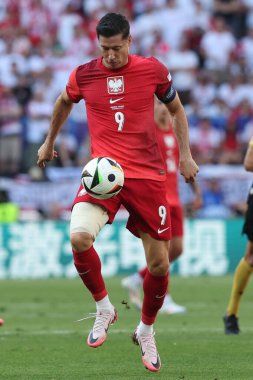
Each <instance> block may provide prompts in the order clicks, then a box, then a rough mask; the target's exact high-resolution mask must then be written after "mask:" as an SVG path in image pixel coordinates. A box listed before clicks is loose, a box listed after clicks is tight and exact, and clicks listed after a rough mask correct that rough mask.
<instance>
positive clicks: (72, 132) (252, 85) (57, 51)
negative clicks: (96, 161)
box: [0, 0, 253, 178]
mask: <svg viewBox="0 0 253 380" xmlns="http://www.w3.org/2000/svg"><path fill="white" fill-rule="evenodd" d="M110 11H113V12H119V13H124V14H125V15H126V16H127V17H128V19H129V20H130V21H131V30H132V35H133V44H132V46H131V53H132V54H139V55H146V56H150V55H154V56H155V57H157V58H158V59H160V60H161V61H162V62H163V63H164V64H165V65H166V66H167V67H168V68H169V69H170V71H171V73H172V76H173V80H174V87H175V88H176V89H177V91H178V93H179V95H180V98H181V101H182V103H183V104H184V106H185V110H186V112H187V116H188V121H189V127H190V140H191V146H192V152H193V155H194V158H195V159H196V162H197V163H198V164H199V165H204V164H242V160H243V159H242V157H243V156H244V153H245V151H246V148H247V144H248V141H249V138H250V136H252V135H253V79H252V78H253V77H252V72H253V0H223V1H222V0H54V1H50V0H5V1H3V0H2V1H0V176H2V177H12V178H15V177H16V176H17V175H18V174H19V173H27V174H28V175H31V176H35V177H36V176H37V175H38V173H37V171H38V168H37V169H36V170H37V171H35V168H34V167H35V166H36V158H37V150H38V148H39V146H40V145H41V143H42V141H43V140H44V137H45V133H46V131H47V130H48V126H49V122H50V117H51V113H52V108H53V104H54V101H55V99H56V97H57V96H58V95H59V93H60V92H61V90H62V89H63V86H65V84H66V82H67V80H68V76H69V74H70V72H71V70H72V69H73V67H75V66H78V65H79V64H82V63H85V62H87V61H89V60H90V59H92V58H94V57H96V56H97V55H98V54H99V53H98V44H97V37H96V35H95V33H94V30H95V27H94V26H95V25H96V23H97V21H98V20H99V19H100V17H101V16H102V15H103V14H105V13H106V12H110ZM84 107H85V106H84V104H83V103H82V102H80V103H79V104H77V105H75V107H74V109H73V111H72V113H71V115H70V117H69V119H68V121H67V123H66V125H65V126H64V128H63V129H62V131H61V133H60V136H59V138H58V140H57V149H58V151H59V158H58V159H57V160H55V161H54V162H53V163H52V164H51V163H50V165H56V166H59V167H73V166H82V165H84V164H85V163H86V162H87V161H88V160H89V137H88V130H87V121H86V118H85V113H84V112H83V110H82V112H80V109H82V108H84ZM35 173H36V174H35Z"/></svg>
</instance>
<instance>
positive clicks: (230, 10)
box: [213, 0, 247, 38]
mask: <svg viewBox="0 0 253 380" xmlns="http://www.w3.org/2000/svg"><path fill="white" fill-rule="evenodd" d="M213 12H214V15H215V16H219V17H222V18H223V19H224V21H225V23H226V24H227V25H229V27H230V29H231V30H232V32H233V34H234V35H235V37H236V38H240V37H242V36H243V35H244V34H245V30H246V15H247V14H246V5H245V4H244V3H243V1H242V0H214V4H213Z"/></svg>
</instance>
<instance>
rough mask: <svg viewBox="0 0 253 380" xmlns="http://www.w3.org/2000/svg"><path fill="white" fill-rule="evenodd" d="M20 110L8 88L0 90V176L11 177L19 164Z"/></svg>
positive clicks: (15, 172)
mask: <svg viewBox="0 0 253 380" xmlns="http://www.w3.org/2000/svg"><path fill="white" fill-rule="evenodd" d="M21 115H22V109H21V107H20V105H19V104H18V102H17V99H16V97H15V96H14V95H13V93H12V90H11V88H10V87H1V88H0V174H1V175H5V176H13V175H15V174H17V173H18V171H19V169H20V162H21V149H22V146H21V144H22V143H21V141H22V138H21V135H22V125H21V121H20V118H21Z"/></svg>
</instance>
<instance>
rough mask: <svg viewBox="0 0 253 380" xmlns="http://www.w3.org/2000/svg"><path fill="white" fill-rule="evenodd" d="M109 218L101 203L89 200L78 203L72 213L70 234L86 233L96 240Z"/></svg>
mask: <svg viewBox="0 0 253 380" xmlns="http://www.w3.org/2000/svg"><path fill="white" fill-rule="evenodd" d="M108 219H109V216H108V213H107V211H106V210H105V209H104V208H103V207H101V206H100V205H96V204H92V203H89V202H79V203H76V204H75V205H74V207H73V209H72V213H71V219H70V235H71V236H72V235H73V234H80V233H84V234H89V235H90V236H91V237H92V239H93V240H95V239H96V237H97V235H98V234H99V232H100V230H101V228H102V227H103V226H104V225H105V224H106V223H107V222H108Z"/></svg>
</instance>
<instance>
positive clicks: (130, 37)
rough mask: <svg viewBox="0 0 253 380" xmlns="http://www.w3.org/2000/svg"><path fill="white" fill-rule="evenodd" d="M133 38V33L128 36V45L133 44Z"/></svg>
mask: <svg viewBox="0 0 253 380" xmlns="http://www.w3.org/2000/svg"><path fill="white" fill-rule="evenodd" d="M132 40H133V38H132V36H131V34H129V36H128V45H129V46H130V45H131V43H132Z"/></svg>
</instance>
